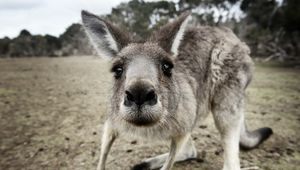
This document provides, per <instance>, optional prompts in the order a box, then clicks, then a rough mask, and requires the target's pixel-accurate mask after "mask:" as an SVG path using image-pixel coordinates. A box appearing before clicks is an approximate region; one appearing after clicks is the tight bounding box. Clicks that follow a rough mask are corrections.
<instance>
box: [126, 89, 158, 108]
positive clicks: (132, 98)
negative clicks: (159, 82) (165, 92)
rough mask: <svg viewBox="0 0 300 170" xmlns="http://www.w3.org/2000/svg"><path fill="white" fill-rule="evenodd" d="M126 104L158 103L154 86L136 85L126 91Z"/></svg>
mask: <svg viewBox="0 0 300 170" xmlns="http://www.w3.org/2000/svg"><path fill="white" fill-rule="evenodd" d="M125 93H126V94H125V100H124V105H125V106H128V107H129V106H132V105H133V104H136V105H137V106H142V105H143V104H148V105H151V106H153V105H155V104H156V103H157V95H156V93H155V91H154V90H153V88H145V87H134V88H131V89H129V90H126V91H125Z"/></svg>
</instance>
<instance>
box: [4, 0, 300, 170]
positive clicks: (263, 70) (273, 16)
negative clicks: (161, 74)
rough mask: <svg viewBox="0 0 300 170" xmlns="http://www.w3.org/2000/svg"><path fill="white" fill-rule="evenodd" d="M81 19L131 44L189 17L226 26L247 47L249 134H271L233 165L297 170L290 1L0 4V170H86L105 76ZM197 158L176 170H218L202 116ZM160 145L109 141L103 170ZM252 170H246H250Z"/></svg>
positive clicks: (213, 136) (295, 51) (214, 140)
mask: <svg viewBox="0 0 300 170" xmlns="http://www.w3.org/2000/svg"><path fill="white" fill-rule="evenodd" d="M83 9H84V10H88V11H90V12H92V13H95V14H98V15H100V16H101V17H103V18H106V19H108V20H110V21H112V22H114V23H115V24H116V25H118V26H120V27H122V29H126V30H128V31H129V32H131V33H132V34H133V35H134V37H135V38H136V39H142V38H145V37H147V36H148V35H149V34H150V33H151V32H152V31H153V30H156V29H158V28H159V27H160V26H161V25H163V24H165V23H167V22H169V21H172V20H173V19H174V18H176V17H177V16H178V15H180V14H181V13H182V12H184V11H186V10H189V11H192V16H193V19H192V22H191V25H194V26H197V25H211V26H217V27H218V26H226V27H229V28H231V29H232V30H233V31H234V32H235V33H236V35H237V36H238V37H239V38H240V39H241V40H242V41H244V42H246V43H247V44H248V45H249V47H250V48H251V57H252V58H253V59H254V61H255V65H256V70H255V74H254V79H253V81H252V83H251V85H250V87H249V88H248V89H247V91H246V94H247V100H248V101H247V103H248V104H247V109H246V112H247V113H246V119H247V122H248V126H249V128H250V129H256V128H258V127H262V126H268V127H271V128H272V129H273V130H274V135H273V136H272V137H271V138H270V139H269V140H268V141H266V142H265V143H264V144H263V145H261V146H260V147H259V148H258V149H255V150H253V151H250V152H242V153H241V154H240V155H241V166H242V167H252V169H261V170H298V169H299V167H300V142H299V141H300V134H299V130H300V85H299V84H300V53H299V52H300V1H299V0H174V1H171V0H169V1H158V0H157V1H155V0H107V1H106V0H9V1H8V0H0V129H1V130H0V170H2V169H3V170H19V169H26V170H27V169H28V170H29V169H30V170H40V169H49V170H52V169H53V170H57V169H59V170H60V169H67V170H69V169H70V170H82V169H95V167H96V165H97V161H98V156H99V148H100V138H101V133H102V126H103V122H104V120H105V114H106V110H107V108H106V106H107V99H108V96H109V94H110V87H111V79H112V77H113V76H112V75H111V74H110V73H109V68H110V64H109V63H107V62H106V61H102V60H101V58H100V57H96V56H95V51H94V49H93V48H92V47H91V45H90V43H89V41H88V39H87V37H86V35H85V33H84V30H83V28H82V26H81V24H80V22H81V21H80V12H81V10H83ZM192 136H193V140H194V141H195V144H196V147H197V150H198V158H197V159H195V160H191V161H188V162H184V163H180V164H176V165H175V167H174V169H175V170H179V169H180V170H192V169H202V170H219V169H221V167H222V162H223V160H222V152H223V150H222V147H221V141H220V137H219V133H218V132H217V130H216V128H215V127H214V124H213V119H212V117H211V116H209V118H208V119H207V120H206V121H205V122H201V123H199V126H197V127H196V129H195V131H194V133H193V134H192ZM167 146H168V145H167V144H162V143H159V142H158V143H157V142H154V141H143V140H140V139H134V138H126V137H125V138H122V139H120V140H117V142H116V143H115V144H114V146H113V148H112V151H111V153H110V155H109V157H108V161H107V169H109V170H124V169H130V168H131V167H132V166H133V165H134V164H137V163H140V161H141V160H143V159H144V158H147V157H150V156H154V155H157V154H160V153H163V152H167V151H168V148H167ZM250 169H251V168H250Z"/></svg>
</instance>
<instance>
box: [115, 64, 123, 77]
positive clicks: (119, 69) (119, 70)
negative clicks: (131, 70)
mask: <svg viewBox="0 0 300 170" xmlns="http://www.w3.org/2000/svg"><path fill="white" fill-rule="evenodd" d="M113 72H114V73H115V78H116V79H118V78H120V77H121V76H122V74H123V67H122V66H116V67H114V68H113Z"/></svg>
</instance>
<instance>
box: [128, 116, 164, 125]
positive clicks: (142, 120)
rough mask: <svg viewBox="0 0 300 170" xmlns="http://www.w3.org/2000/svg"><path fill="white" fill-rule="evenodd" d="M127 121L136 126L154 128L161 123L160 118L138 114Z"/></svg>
mask: <svg viewBox="0 0 300 170" xmlns="http://www.w3.org/2000/svg"><path fill="white" fill-rule="evenodd" d="M125 120H126V121H127V122H128V123H130V124H133V125H135V126H153V125H154V124H156V123H157V122H158V121H159V117H157V116H156V117H154V116H149V115H141V114H137V115H134V116H130V117H127V118H125Z"/></svg>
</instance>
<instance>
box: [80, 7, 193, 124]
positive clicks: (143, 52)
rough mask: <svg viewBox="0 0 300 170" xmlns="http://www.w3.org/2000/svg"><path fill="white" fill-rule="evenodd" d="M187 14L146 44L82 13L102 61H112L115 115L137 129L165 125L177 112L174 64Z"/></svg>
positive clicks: (109, 24) (84, 22) (153, 35)
mask: <svg viewBox="0 0 300 170" xmlns="http://www.w3.org/2000/svg"><path fill="white" fill-rule="evenodd" d="M188 16H189V14H188V13H185V14H183V15H181V16H180V17H179V18H178V19H176V20H174V21H173V22H172V23H169V24H167V25H165V26H163V27H162V28H161V29H160V30H158V31H157V32H155V33H153V34H152V36H151V37H150V38H149V39H147V40H146V41H145V42H143V43H135V42H134V41H133V40H131V38H130V35H129V34H128V33H126V32H125V31H123V30H121V29H119V28H117V27H116V26H114V25H113V24H111V23H110V22H108V21H105V20H103V19H101V18H99V17H98V16H96V15H94V14H91V13H89V12H86V11H83V12H82V22H83V25H84V27H85V30H86V32H87V35H88V36H89V38H90V40H91V41H92V44H93V45H94V47H95V49H96V50H97V52H98V55H100V56H101V57H105V58H108V59H110V60H112V66H111V72H112V73H113V74H114V85H113V94H112V100H111V105H112V112H113V113H114V114H117V115H118V117H119V118H120V119H122V120H124V121H126V122H128V123H130V124H133V125H135V126H152V125H154V124H156V123H158V122H160V121H161V122H162V121H165V119H166V117H167V116H168V115H169V114H171V112H172V110H174V109H176V102H177V101H176V100H177V99H178V93H177V91H178V89H177V85H176V84H177V83H178V82H176V78H175V77H174V74H175V72H176V69H177V67H176V65H175V62H174V61H175V60H176V56H177V55H178V53H179V52H178V48H179V46H180V44H181V40H182V39H183V36H184V31H185V27H186V24H187V21H188V20H187V18H188Z"/></svg>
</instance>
